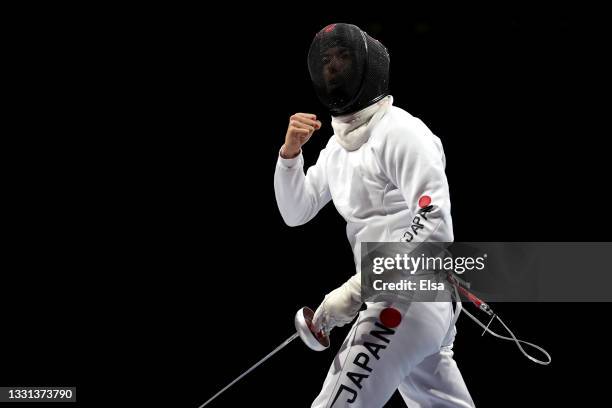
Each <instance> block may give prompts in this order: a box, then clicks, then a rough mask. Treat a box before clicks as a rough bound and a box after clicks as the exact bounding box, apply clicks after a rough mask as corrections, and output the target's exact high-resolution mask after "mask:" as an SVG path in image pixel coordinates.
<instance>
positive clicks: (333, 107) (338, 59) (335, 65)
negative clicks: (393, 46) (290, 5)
mask: <svg viewBox="0 0 612 408" xmlns="http://www.w3.org/2000/svg"><path fill="white" fill-rule="evenodd" d="M308 70H309V71H310V78H311V79H312V82H313V84H314V87H315V91H316V93H317V96H318V97H319V99H320V100H321V102H322V103H323V105H325V106H326V107H327V108H328V109H329V111H330V112H331V114H332V115H333V116H339V115H345V114H348V113H352V112H356V111H358V110H361V109H363V108H365V107H367V106H369V105H371V104H373V103H375V102H377V101H379V100H381V99H382V98H384V97H385V96H386V95H388V94H389V53H388V52H387V49H386V48H385V47H384V46H383V45H382V44H381V43H380V42H378V41H377V40H375V39H374V38H372V37H370V36H369V35H368V34H367V33H366V32H364V31H362V30H361V29H360V28H359V27H357V26H355V25H352V24H343V23H339V24H330V25H328V26H327V27H325V28H323V29H322V30H321V31H319V32H318V33H317V35H316V36H315V38H314V40H313V41H312V44H311V45H310V50H309V52H308Z"/></svg>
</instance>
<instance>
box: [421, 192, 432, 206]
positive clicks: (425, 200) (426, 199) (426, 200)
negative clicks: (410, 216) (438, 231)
mask: <svg viewBox="0 0 612 408" xmlns="http://www.w3.org/2000/svg"><path fill="white" fill-rule="evenodd" d="M429 204H431V197H430V196H428V195H424V196H422V197H421V198H419V207H421V208H425V207H427V206H428V205H429Z"/></svg>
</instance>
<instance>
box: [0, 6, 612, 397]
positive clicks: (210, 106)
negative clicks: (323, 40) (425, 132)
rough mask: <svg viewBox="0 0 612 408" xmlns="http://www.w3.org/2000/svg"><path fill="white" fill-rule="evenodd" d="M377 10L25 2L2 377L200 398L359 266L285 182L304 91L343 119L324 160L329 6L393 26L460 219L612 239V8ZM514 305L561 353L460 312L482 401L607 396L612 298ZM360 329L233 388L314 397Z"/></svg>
mask: <svg viewBox="0 0 612 408" xmlns="http://www.w3.org/2000/svg"><path fill="white" fill-rule="evenodd" d="M377 8H382V10H377V11H376V12H373V10H371V9H367V8H358V7H353V8H352V9H350V10H330V9H329V8H328V7H325V8H321V7H319V6H316V5H309V4H295V5H293V4H286V5H284V6H280V5H279V6H275V7H271V6H270V7H267V6H263V5H258V6H251V7H245V6H235V10H230V11H223V12H221V11H214V10H213V9H205V10H200V9H182V8H179V7H175V8H171V9H170V8H167V7H160V8H152V7H149V8H142V9H130V10H127V9H122V8H116V9H110V8H107V9H96V10H94V9H87V10H84V9H72V8H64V9H61V10H58V9H56V8H54V9H52V10H42V9H32V10H24V11H19V12H18V13H16V14H15V17H16V19H15V20H16V21H17V24H16V27H15V28H14V30H12V31H11V35H10V38H9V45H10V47H9V48H10V51H11V52H12V54H11V58H9V60H10V61H11V66H12V67H14V68H15V76H14V78H15V79H14V80H12V81H11V82H12V85H15V86H16V87H17V90H18V92H17V93H16V94H15V96H14V97H13V98H14V100H13V103H12V107H11V110H14V112H15V117H16V118H18V123H19V126H16V127H15V128H13V131H12V132H14V135H15V137H14V138H11V141H12V142H14V143H15V146H14V148H13V147H12V146H11V148H10V149H8V150H7V151H6V152H5V154H7V160H6V163H7V164H8V166H7V173H6V174H7V177H6V186H7V190H6V191H7V192H6V197H5V199H6V200H7V202H8V204H10V207H11V211H10V212H7V220H8V221H9V222H10V223H11V225H13V224H14V226H15V228H14V229H11V230H10V231H11V232H10V235H9V238H10V239H9V242H10V243H9V244H7V246H6V250H7V251H6V253H7V255H6V259H7V264H6V265H7V267H6V270H5V271H6V272H5V287H4V291H3V292H4V295H3V297H2V308H3V311H4V315H5V323H6V326H5V330H4V331H3V336H2V341H3V345H4V347H3V349H4V350H6V352H5V355H4V357H3V362H2V370H1V381H0V382H2V384H6V385H28V384H31V385H38V384H40V385H44V384H46V385H53V384H57V385H62V384H66V385H67V384H76V385H77V386H78V387H79V392H80V393H79V399H80V401H81V402H82V403H83V405H85V404H86V402H91V403H94V402H102V401H108V402H110V403H117V401H118V400H119V399H120V398H121V399H129V400H130V401H133V403H135V404H138V402H141V403H142V402H143V401H156V402H157V403H164V404H165V405H166V406H193V407H195V406H197V405H199V404H200V403H202V402H203V401H205V400H206V399H207V398H208V397H210V396H211V395H212V394H214V393H215V392H216V391H217V390H218V389H220V388H221V387H222V386H224V385H225V384H226V383H228V382H229V381H230V380H232V379H233V378H234V377H236V376H237V375H238V374H240V373H241V372H242V371H243V370H244V369H246V368H247V367H249V366H250V365H251V364H252V363H254V362H255V361H257V360H258V359H259V358H260V357H262V356H263V355H265V354H266V353H267V352H268V351H270V350H271V349H273V348H274V347H275V346H276V345H277V344H278V343H280V342H281V341H282V340H284V339H285V338H286V337H288V336H289V335H290V334H291V333H292V330H293V315H294V313H295V311H296V310H297V309H298V308H300V307H302V306H304V305H309V306H311V307H313V308H314V307H316V306H317V305H318V303H319V302H320V301H321V299H322V298H323V295H324V294H325V293H327V292H329V291H330V290H331V289H333V288H335V287H337V286H338V285H339V284H340V283H342V282H344V281H345V280H346V279H347V278H348V277H349V276H350V275H351V274H352V273H353V272H354V270H353V265H352V255H351V251H350V247H349V245H348V242H347V241H346V238H345V233H344V222H343V220H342V219H341V217H340V216H339V215H338V214H337V213H336V212H335V209H334V208H333V205H331V204H330V205H328V206H327V207H326V208H324V209H323V210H322V211H321V213H320V214H319V215H318V217H316V218H315V219H314V220H313V221H312V222H311V223H309V224H308V225H305V226H302V227H298V228H289V227H287V226H285V225H284V224H283V222H282V220H281V217H280V215H279V213H278V210H277V209H276V203H275V199H274V191H273V185H272V176H273V172H274V165H275V160H276V157H277V152H278V149H279V147H280V145H281V144H282V141H283V138H284V133H285V130H286V126H287V121H288V117H289V116H290V115H291V114H292V113H294V112H297V111H302V112H312V113H316V114H317V115H318V116H319V118H321V119H322V120H323V128H322V129H321V131H320V132H318V133H317V134H315V136H313V138H312V139H311V141H310V142H309V143H308V144H307V145H306V147H305V148H304V154H305V158H306V164H307V165H310V164H312V163H313V162H314V160H315V159H316V157H317V155H318V151H319V150H320V149H321V148H322V147H323V146H324V144H325V142H326V140H327V138H329V136H330V135H331V130H330V123H329V116H328V115H327V114H326V113H325V111H324V110H323V109H322V107H321V105H320V104H319V103H318V101H317V100H316V98H315V95H314V92H313V90H312V88H311V85H310V82H309V78H308V71H307V68H306V53H307V49H308V46H309V44H310V41H311V38H312V36H313V35H314V34H315V33H316V31H318V30H319V29H320V28H321V27H323V26H325V25H326V24H328V23H331V22H352V23H354V24H357V25H359V26H360V27H362V28H363V29H365V30H366V31H368V32H369V33H370V34H371V35H373V36H374V37H376V38H378V39H379V40H381V41H382V42H383V43H384V44H385V45H386V46H387V47H388V48H389V50H390V54H391V61H392V64H391V89H392V95H393V96H394V99H395V105H397V106H400V107H402V108H404V109H405V110H407V111H408V112H410V113H412V114H413V115H415V116H418V117H420V118H421V119H422V120H423V121H424V122H425V123H426V124H427V125H428V126H429V127H430V128H431V129H432V130H433V132H434V133H435V134H437V135H438V136H439V137H440V138H441V140H442V142H443V145H444V148H445V151H446V156H447V175H448V180H449V183H450V189H451V202H452V215H453V221H454V231H455V239H456V240H457V241H470V240H472V241H598V240H602V241H605V240H608V234H607V231H608V230H609V228H610V219H609V217H608V216H607V212H606V210H607V209H608V208H610V205H609V204H610V202H609V198H608V196H607V187H606V186H607V178H608V162H607V160H606V159H607V149H606V147H605V146H606V138H607V133H608V132H607V127H606V126H605V116H604V114H605V113H606V111H607V107H608V97H607V95H608V94H607V91H608V83H607V81H608V80H607V78H606V75H604V74H605V73H606V72H607V68H608V67H607V66H606V65H605V62H604V57H605V50H606V48H605V47H604V46H605V45H606V44H607V43H608V40H607V36H606V35H605V34H606V30H605V26H604V25H603V23H602V22H601V21H599V20H600V19H599V18H598V15H599V13H598V12H597V11H595V10H593V11H590V10H589V11H587V10H574V9H548V10H545V11H544V10H535V9H533V8H522V9H509V8H505V9H504V8H500V9H495V10H493V9H476V8H472V9H466V8H463V9H453V10H420V9H416V8H415V7H414V6H412V5H403V6H402V7H399V6H398V7H397V8H396V9H394V8H393V6H389V5H386V6H384V7H383V5H382V4H381V5H379V6H378V7H377ZM279 13H280V14H279ZM605 269H609V266H608V265H602V270H605ZM494 306H495V308H496V309H497V311H498V312H499V313H500V314H501V315H502V316H503V317H504V319H505V321H507V322H508V323H509V324H510V325H511V327H512V328H513V329H514V330H515V333H516V334H517V335H518V336H519V337H521V338H525V339H526V340H528V341H533V342H535V343H537V344H540V345H542V346H543V347H545V348H546V349H547V350H549V351H550V352H551V354H552V356H553V363H552V364H551V365H550V366H548V367H541V366H537V365H535V364H533V363H531V362H529V361H528V360H526V359H524V358H523V357H522V356H521V355H520V354H519V352H518V350H517V349H516V348H515V346H514V345H512V344H510V343H508V342H502V341H498V340H495V339H494V338H492V337H490V336H485V337H480V330H479V328H478V327H477V326H476V325H475V324H474V323H473V322H471V321H470V320H469V319H467V318H466V317H462V318H461V319H460V320H459V324H458V330H459V333H458V336H457V340H456V342H455V358H456V360H457V362H458V364H459V366H460V368H461V370H462V373H463V375H464V378H465V381H466V383H467V385H468V387H469V389H470V391H471V393H472V396H473V398H474V401H475V402H476V404H477V405H478V406H484V407H489V406H515V405H518V404H520V405H527V406H539V405H543V404H547V405H548V404H549V403H566V404H568V403H569V401H570V400H572V401H582V402H583V403H586V402H587V401H590V402H596V401H599V398H600V396H599V395H598V394H599V392H600V391H599V390H600V389H599V388H597V383H598V382H597V380H596V379H597V378H598V376H597V375H596V374H594V372H595V371H594V370H596V369H597V368H598V366H603V367H605V364H606V363H607V362H609V357H608V356H607V355H606V353H605V348H606V345H605V343H606V340H605V338H606V335H605V334H604V333H605V332H604V328H603V327H602V322H606V321H607V320H608V318H607V316H608V312H609V311H610V307H609V305H608V304H588V303H583V304H563V303H557V304H497V305H494ZM466 307H471V306H470V305H466ZM347 331H348V328H342V329H337V330H335V331H334V333H333V339H332V350H329V351H326V352H322V353H315V352H311V351H310V350H308V349H307V348H306V347H305V346H303V345H302V344H299V342H295V343H294V344H292V345H290V346H289V347H287V348H286V349H285V350H283V351H282V352H281V353H279V354H278V355H277V356H275V357H274V358H273V359H272V360H270V361H268V362H266V363H265V365H263V366H261V367H260V368H258V369H257V371H255V372H253V373H252V374H250V375H249V376H248V377H247V378H245V379H244V380H243V381H241V382H240V383H239V384H237V385H236V386H234V388H232V389H231V390H230V391H228V392H227V393H226V394H224V395H223V396H222V397H220V398H219V400H218V401H216V402H215V406H218V407H222V406H228V407H229V406H241V405H261V406H298V407H299V406H309V404H310V403H311V401H312V400H313V399H314V397H315V396H316V395H317V393H318V391H319V389H320V386H321V384H322V381H323V379H324V376H325V374H326V372H327V370H328V367H329V364H330V362H331V360H332V358H333V355H334V352H335V350H337V349H338V347H339V345H340V344H341V342H342V339H343V337H344V335H345V334H346V332H347ZM211 406H212V405H211ZM387 406H390V407H391V406H402V403H401V401H400V399H399V397H398V396H397V395H396V396H394V398H393V399H392V400H391V401H390V402H389V404H388V405H387Z"/></svg>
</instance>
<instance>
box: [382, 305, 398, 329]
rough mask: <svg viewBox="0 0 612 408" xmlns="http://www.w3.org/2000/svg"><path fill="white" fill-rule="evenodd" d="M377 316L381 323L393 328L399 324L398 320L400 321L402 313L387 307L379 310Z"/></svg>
mask: <svg viewBox="0 0 612 408" xmlns="http://www.w3.org/2000/svg"><path fill="white" fill-rule="evenodd" d="M379 318H380V322H381V323H382V324H383V325H385V326H386V327H388V328H390V329H393V328H394V327H397V326H399V324H400V322H401V321H402V314H401V313H400V312H399V310H397V309H394V308H392V307H387V308H385V309H383V311H382V312H380V316H379Z"/></svg>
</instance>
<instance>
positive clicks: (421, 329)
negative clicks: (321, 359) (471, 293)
mask: <svg viewBox="0 0 612 408" xmlns="http://www.w3.org/2000/svg"><path fill="white" fill-rule="evenodd" d="M389 308H391V309H395V310H397V312H393V311H392V313H390V312H389ZM451 309H452V306H451V305H450V304H449V303H445V302H428V303H418V302H414V303H411V304H409V305H405V304H389V303H384V302H376V303H368V309H367V310H364V311H362V312H361V313H359V316H358V318H357V320H356V322H355V324H354V325H353V327H352V329H351V331H350V332H349V334H348V336H347V337H346V339H345V341H344V343H343V345H342V347H341V348H340V351H339V352H338V354H337V355H336V357H335V358H334V361H333V362H332V365H331V367H330V369H329V372H328V374H327V377H326V379H325V382H324V383H323V388H322V390H321V392H320V394H319V396H318V397H317V398H316V399H315V401H314V402H313V404H312V407H316V408H323V407H325V408H329V407H334V408H337V407H352V408H361V407H363V408H366V407H367V408H377V407H382V406H383V405H384V404H385V403H386V402H387V401H388V400H389V398H391V395H392V394H393V392H394V391H395V390H396V389H397V388H398V387H399V385H400V383H401V382H402V381H403V380H404V379H405V378H406V377H407V376H408V374H410V372H411V370H412V369H413V368H414V367H416V366H418V365H419V364H420V363H421V362H422V361H423V360H424V359H425V358H426V357H427V356H429V355H431V354H433V353H437V352H438V351H439V350H440V348H441V347H442V343H443V342H444V340H445V337H446V335H447V334H448V331H449V326H450V324H451V323H450V321H451V318H452V311H451ZM389 316H391V317H393V316H399V317H400V319H399V324H398V325H397V326H394V327H388V326H393V324H394V323H395V322H397V319H393V318H391V319H389ZM385 324H386V325H388V326H386V325H385ZM332 335H333V333H332Z"/></svg>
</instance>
